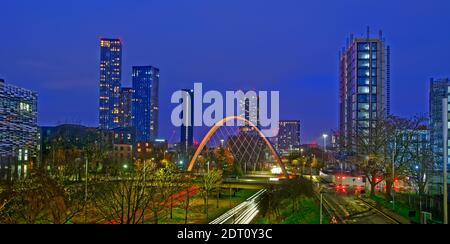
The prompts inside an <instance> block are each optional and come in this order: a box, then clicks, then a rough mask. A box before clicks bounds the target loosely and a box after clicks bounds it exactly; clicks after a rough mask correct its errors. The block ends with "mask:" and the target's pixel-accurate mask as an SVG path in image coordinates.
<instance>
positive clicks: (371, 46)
mask: <svg viewBox="0 0 450 244" xmlns="http://www.w3.org/2000/svg"><path fill="white" fill-rule="evenodd" d="M386 49H387V48H386V45H385V41H384V40H383V38H382V35H381V32H380V37H379V38H371V37H370V33H369V31H368V33H367V37H362V38H356V39H354V38H353V37H351V39H350V40H349V42H348V45H347V47H346V48H345V49H344V50H343V52H342V53H341V54H340V94H339V95H340V101H339V107H340V121H339V128H340V137H339V138H340V144H341V147H342V148H348V149H350V150H353V149H354V138H355V136H356V135H370V131H371V130H370V128H373V127H374V126H375V122H376V121H377V120H378V119H379V118H382V117H384V116H385V115H386V114H387V113H388V108H389V107H390V106H389V102H390V98H389V90H388V87H390V84H389V79H387V77H388V75H390V71H389V68H390V67H389V66H387V65H386V60H387V56H388V55H387V51H386Z"/></svg>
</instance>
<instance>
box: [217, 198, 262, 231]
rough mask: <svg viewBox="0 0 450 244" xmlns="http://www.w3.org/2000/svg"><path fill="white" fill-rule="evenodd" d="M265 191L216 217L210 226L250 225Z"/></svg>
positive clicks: (257, 211)
mask: <svg viewBox="0 0 450 244" xmlns="http://www.w3.org/2000/svg"><path fill="white" fill-rule="evenodd" d="M266 192H267V190H260V191H258V192H257V193H256V194H255V195H253V196H251V197H250V198H248V199H247V200H246V201H245V202H243V203H241V204H239V205H238V206H236V207H235V208H233V209H231V210H230V211H228V212H226V213H225V214H223V215H222V216H220V217H218V218H217V219H215V220H214V221H212V222H211V223H210V224H250V223H251V222H252V220H253V219H254V218H255V217H256V215H258V213H259V204H260V203H261V200H262V198H263V196H264V194H266Z"/></svg>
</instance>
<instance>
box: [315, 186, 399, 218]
mask: <svg viewBox="0 0 450 244" xmlns="http://www.w3.org/2000/svg"><path fill="white" fill-rule="evenodd" d="M323 196H324V200H325V204H326V205H327V207H328V208H329V209H331V210H330V211H331V212H332V213H333V215H334V216H335V217H336V218H337V220H338V221H339V222H341V223H343V224H399V222H398V221H397V220H395V219H393V218H392V217H390V216H388V215H386V214H385V213H383V212H381V211H380V210H378V209H376V208H375V207H373V206H371V205H370V204H368V203H366V202H365V201H364V200H362V199H359V198H356V197H355V196H353V195H351V194H350V195H348V194H345V193H342V192H336V191H327V192H326V193H324V195H323Z"/></svg>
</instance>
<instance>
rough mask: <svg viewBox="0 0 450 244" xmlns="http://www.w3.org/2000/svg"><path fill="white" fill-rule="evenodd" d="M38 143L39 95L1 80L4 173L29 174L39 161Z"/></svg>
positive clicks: (0, 160)
mask: <svg viewBox="0 0 450 244" xmlns="http://www.w3.org/2000/svg"><path fill="white" fill-rule="evenodd" d="M37 141H38V127H37V93H35V92H33V91H30V90H27V89H24V88H20V87H16V86H13V85H10V84H6V83H5V81H4V80H2V79H0V172H5V171H4V170H5V169H8V171H9V172H10V173H14V175H15V176H22V175H23V173H26V171H27V166H28V163H29V162H31V161H32V159H33V158H34V159H36V157H37V148H38V142H37ZM8 164H12V165H8ZM1 178H3V177H2V176H0V179H1Z"/></svg>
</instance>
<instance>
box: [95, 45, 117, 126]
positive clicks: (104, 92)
mask: <svg viewBox="0 0 450 244" xmlns="http://www.w3.org/2000/svg"><path fill="white" fill-rule="evenodd" d="M121 80H122V42H121V41H120V40H119V39H104V38H102V39H101V40H100V107H99V109H100V112H99V123H100V128H101V129H107V130H108V129H114V128H117V127H120V86H121Z"/></svg>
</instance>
